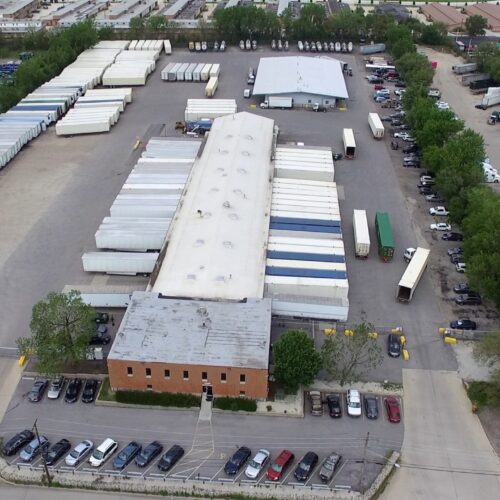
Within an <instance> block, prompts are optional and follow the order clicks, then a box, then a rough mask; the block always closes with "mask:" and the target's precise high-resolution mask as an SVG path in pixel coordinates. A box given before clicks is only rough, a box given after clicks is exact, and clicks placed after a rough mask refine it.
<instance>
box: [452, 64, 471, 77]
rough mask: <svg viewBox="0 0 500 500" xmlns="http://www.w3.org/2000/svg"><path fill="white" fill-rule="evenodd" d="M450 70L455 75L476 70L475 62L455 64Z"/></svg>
mask: <svg viewBox="0 0 500 500" xmlns="http://www.w3.org/2000/svg"><path fill="white" fill-rule="evenodd" d="M451 70H452V71H453V73H455V74H456V75H463V74H465V73H472V72H473V71H477V63H466V64H456V65H455V66H452V67H451Z"/></svg>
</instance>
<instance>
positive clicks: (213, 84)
mask: <svg viewBox="0 0 500 500" xmlns="http://www.w3.org/2000/svg"><path fill="white" fill-rule="evenodd" d="M218 84H219V79H218V78H217V77H216V76H211V77H210V80H209V81H208V83H207V86H206V87H205V96H206V97H212V96H213V95H215V91H216V90H217V86H218Z"/></svg>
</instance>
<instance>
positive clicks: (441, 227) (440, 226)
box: [429, 222, 451, 231]
mask: <svg viewBox="0 0 500 500" xmlns="http://www.w3.org/2000/svg"><path fill="white" fill-rule="evenodd" d="M429 227H430V228H431V229H432V230H433V231H451V225H450V224H446V222H438V223H437V224H431V225H430V226H429Z"/></svg>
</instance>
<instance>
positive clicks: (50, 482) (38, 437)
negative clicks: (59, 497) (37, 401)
mask: <svg viewBox="0 0 500 500" xmlns="http://www.w3.org/2000/svg"><path fill="white" fill-rule="evenodd" d="M37 420H38V419H35V423H34V424H33V430H34V431H35V436H36V439H37V440H38V443H40V435H39V434H38V427H37V425H36V422H37ZM47 446H48V443H47ZM44 451H45V450H43V449H42V460H43V467H44V469H45V475H46V476H47V483H48V485H49V486H52V477H51V476H50V474H49V468H48V467H47V460H46V457H45V453H44Z"/></svg>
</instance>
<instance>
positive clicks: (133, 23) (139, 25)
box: [129, 17, 146, 38]
mask: <svg viewBox="0 0 500 500" xmlns="http://www.w3.org/2000/svg"><path fill="white" fill-rule="evenodd" d="M129 26H130V35H131V37H132V38H140V37H141V35H143V34H144V31H145V29H146V21H145V20H144V18H143V17H133V18H132V19H131V20H130V23H129Z"/></svg>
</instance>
